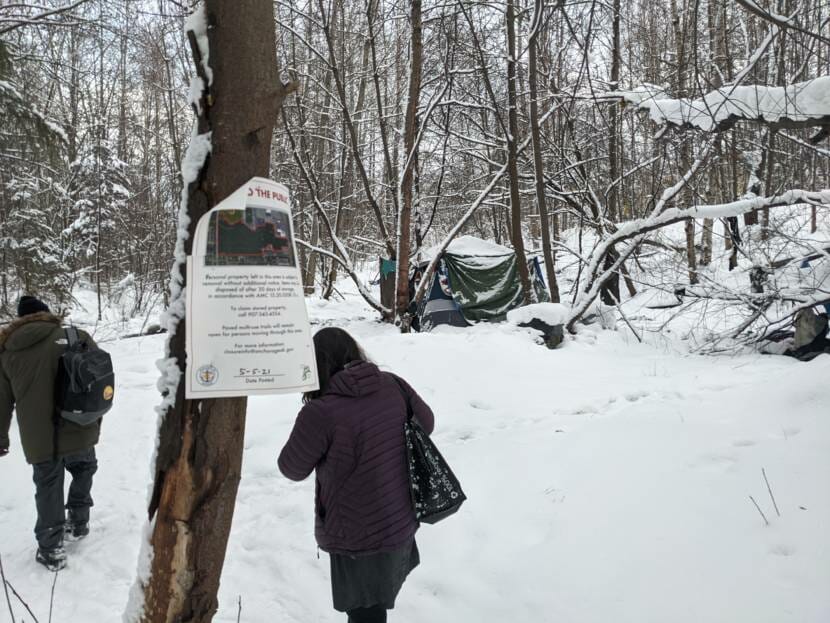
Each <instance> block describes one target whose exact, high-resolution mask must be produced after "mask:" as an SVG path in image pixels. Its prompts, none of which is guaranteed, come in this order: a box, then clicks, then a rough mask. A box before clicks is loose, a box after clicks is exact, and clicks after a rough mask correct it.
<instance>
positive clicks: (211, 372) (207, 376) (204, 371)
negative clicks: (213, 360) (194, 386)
mask: <svg viewBox="0 0 830 623" xmlns="http://www.w3.org/2000/svg"><path fill="white" fill-rule="evenodd" d="M196 380H197V381H199V385H204V386H205V387H210V386H211V385H214V384H216V381H218V380H219V370H217V369H216V366H214V365H212V364H208V365H206V366H202V367H201V368H199V369H198V370H197V371H196Z"/></svg>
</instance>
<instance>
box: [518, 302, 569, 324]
mask: <svg viewBox="0 0 830 623" xmlns="http://www.w3.org/2000/svg"><path fill="white" fill-rule="evenodd" d="M569 311H570V310H568V308H567V307H565V306H564V305H562V304H560V303H534V304H533V305H525V306H524V307H519V308H518V309H513V310H510V311H509V312H507V322H509V323H510V324H516V325H518V324H526V323H529V322H531V321H532V320H533V319H534V318H536V319H537V320H541V321H542V322H544V323H545V324H548V325H550V326H552V327H553V326H556V325H558V324H564V323H565V321H566V320H567V319H568V313H569Z"/></svg>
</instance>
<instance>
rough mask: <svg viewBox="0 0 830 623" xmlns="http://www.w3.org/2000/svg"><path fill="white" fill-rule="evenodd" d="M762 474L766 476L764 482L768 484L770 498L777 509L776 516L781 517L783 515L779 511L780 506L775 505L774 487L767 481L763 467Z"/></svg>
mask: <svg viewBox="0 0 830 623" xmlns="http://www.w3.org/2000/svg"><path fill="white" fill-rule="evenodd" d="M761 474H763V476H764V482H765V483H767V491H769V497H770V499H771V500H772V505H773V507H775V514H776V515H778V516H779V517H780V516H781V513H780V512H779V511H778V504H776V503H775V496H774V495H773V494H772V487H770V486H769V480H767V472H766V470H765V469H764V468H763V467H762V468H761Z"/></svg>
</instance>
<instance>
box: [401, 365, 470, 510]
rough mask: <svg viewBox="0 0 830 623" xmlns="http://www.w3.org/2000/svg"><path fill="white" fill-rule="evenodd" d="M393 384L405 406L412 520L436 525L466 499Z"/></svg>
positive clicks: (402, 389) (403, 392) (409, 406)
mask: <svg viewBox="0 0 830 623" xmlns="http://www.w3.org/2000/svg"><path fill="white" fill-rule="evenodd" d="M395 381H396V382H397V383H398V386H399V387H400V389H401V393H402V394H403V398H404V401H405V402H406V423H405V424H404V435H405V438H406V459H407V464H408V466H409V490H410V493H411V495H412V507H413V508H414V509H415V518H416V519H417V520H418V521H422V522H424V523H437V522H439V521H441V520H442V519H444V518H445V517H449V516H450V515H452V514H453V513H455V512H456V511H457V510H458V509H459V508H461V504H463V503H464V500H466V499H467V496H466V495H464V491H462V490H461V483H459V482H458V478H456V476H455V474H453V471H452V470H451V469H450V466H449V465H448V464H447V462H446V461H445V460H444V457H443V456H441V453H440V452H439V451H438V448H436V447H435V444H434V443H433V442H432V440H431V439H430V438H429V435H427V434H426V432H425V431H424V429H423V428H421V425H420V424H419V423H418V420H417V419H415V418H414V417H413V412H412V405H411V404H410V402H409V396H408V395H407V393H406V390H404V388H403V385H401V383H400V381H398V379H395Z"/></svg>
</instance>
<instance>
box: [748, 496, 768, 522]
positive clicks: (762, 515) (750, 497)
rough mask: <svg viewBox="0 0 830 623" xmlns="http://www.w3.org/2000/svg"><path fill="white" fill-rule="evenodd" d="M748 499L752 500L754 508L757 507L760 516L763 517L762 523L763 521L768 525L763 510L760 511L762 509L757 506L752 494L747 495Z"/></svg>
mask: <svg viewBox="0 0 830 623" xmlns="http://www.w3.org/2000/svg"><path fill="white" fill-rule="evenodd" d="M749 499H750V500H752V503H753V504H755V508H757V509H758V512H759V513H761V517H763V518H764V523H765V524H767V525H769V521H768V520H767V516H766V515H764V511H762V510H761V507H760V506H758V502H756V501H755V498H754V497H752V496H751V495H750V496H749Z"/></svg>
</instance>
